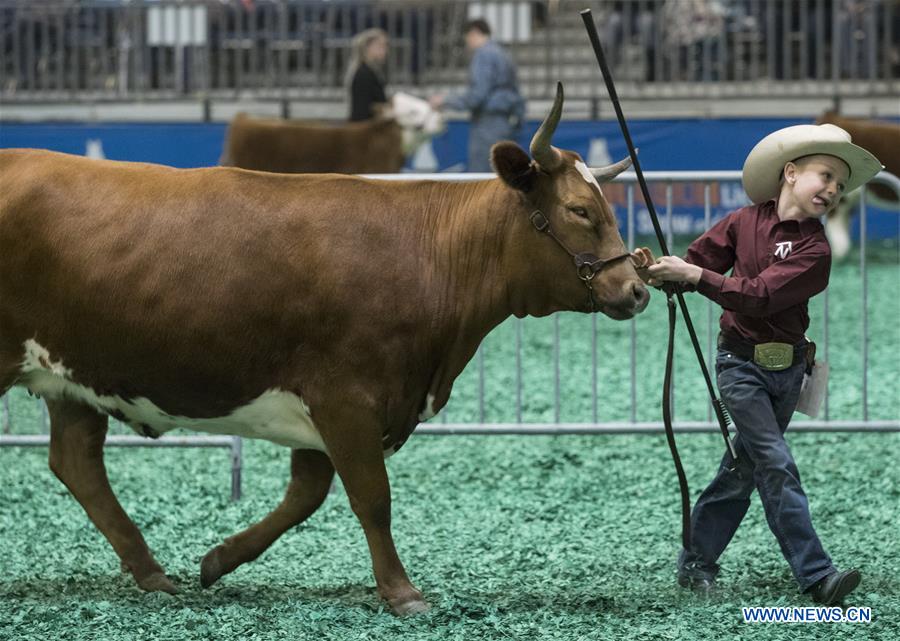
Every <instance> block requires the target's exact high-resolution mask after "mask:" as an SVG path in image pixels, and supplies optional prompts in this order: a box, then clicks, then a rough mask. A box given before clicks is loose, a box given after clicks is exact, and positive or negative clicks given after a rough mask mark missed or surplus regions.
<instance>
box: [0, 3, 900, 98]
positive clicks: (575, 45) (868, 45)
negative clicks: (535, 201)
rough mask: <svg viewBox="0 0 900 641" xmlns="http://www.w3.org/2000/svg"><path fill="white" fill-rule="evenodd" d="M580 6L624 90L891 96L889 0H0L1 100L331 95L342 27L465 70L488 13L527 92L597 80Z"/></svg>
mask: <svg viewBox="0 0 900 641" xmlns="http://www.w3.org/2000/svg"><path fill="white" fill-rule="evenodd" d="M584 7H590V8H591V9H592V11H593V13H594V16H595V20H596V21H597V23H598V25H599V28H600V33H601V39H602V42H603V44H604V47H605V49H606V50H607V54H608V56H609V59H610V63H611V66H612V69H613V72H614V73H615V75H616V78H617V80H618V85H619V93H620V94H622V96H623V97H624V98H630V97H648V98H652V97H655V96H698V97H704V96H729V95H732V96H733V95H767V94H768V93H770V92H772V91H773V90H775V91H777V92H781V93H787V94H790V95H805V96H817V97H821V96H829V97H830V96H842V95H847V96H852V95H867V96H869V95H887V96H889V95H896V93H897V91H898V86H900V84H898V83H900V6H898V3H897V2H895V1H894V0H883V1H882V0H869V1H867V2H859V1H857V0H802V1H800V0H730V1H728V2H725V1H724V0H706V1H705V2H694V3H687V2H675V1H672V0H578V1H577V2H576V1H574V0H561V1H560V2H551V3H546V2H530V1H524V0H517V1H503V2H500V1H494V2H490V1H489V2H474V1H471V0H450V1H440V2H439V1H436V0H417V1H412V0H387V1H385V0H382V1H380V2H371V1H369V2H366V1H362V0H333V1H330V2H322V1H319V2H313V1H310V0H252V1H251V0H247V1H246V2H241V1H240V0H131V1H124V0H83V1H79V0H0V101H5V102H16V101H19V102H35V101H45V102H65V101H73V100H76V101H105V100H111V101H117V100H168V99H173V98H182V99H183V98H195V99H202V98H207V99H209V98H235V97H254V98H263V99H265V98H268V99H274V98H280V99H288V98H302V99H309V100H321V99H329V100H335V99H337V100H340V99H342V98H343V95H344V89H343V78H344V73H345V70H346V66H347V63H348V56H349V45H350V41H351V39H352V36H353V35H354V34H355V33H358V32H359V31H360V30H362V29H364V28H367V27H372V26H377V27H381V28H384V29H385V30H386V31H387V32H388V34H389V36H390V40H391V49H390V57H389V61H388V74H389V79H390V82H391V85H392V86H394V87H396V88H404V89H407V90H409V89H413V90H415V89H421V90H425V89H428V90H432V89H435V88H443V87H446V86H451V85H458V84H460V83H463V82H465V79H466V73H467V62H466V55H465V51H464V49H463V46H462V39H461V37H460V28H461V26H462V25H463V23H464V22H465V21H466V20H467V19H469V18H471V17H475V16H485V17H486V18H487V19H488V20H489V21H490V22H492V23H493V25H494V31H495V37H496V39H497V40H500V41H501V42H503V43H504V45H505V46H506V47H507V48H508V49H509V50H510V51H511V53H512V55H513V57H514V58H515V59H516V61H517V63H518V66H519V75H520V82H521V84H522V86H523V89H524V92H525V94H526V95H527V96H528V97H530V98H548V97H551V96H552V90H553V87H554V86H555V83H556V80H557V79H563V80H565V81H567V82H568V83H569V85H570V86H571V87H572V90H571V91H570V95H571V96H572V97H577V98H595V97H599V96H603V95H605V91H604V89H603V87H602V82H601V81H600V80H599V78H598V77H597V74H596V70H595V67H594V65H593V60H592V55H593V54H592V52H591V49H590V46H589V44H588V42H587V39H586V37H585V34H584V30H583V25H582V24H581V20H580V18H579V16H578V10H580V9H582V8H584Z"/></svg>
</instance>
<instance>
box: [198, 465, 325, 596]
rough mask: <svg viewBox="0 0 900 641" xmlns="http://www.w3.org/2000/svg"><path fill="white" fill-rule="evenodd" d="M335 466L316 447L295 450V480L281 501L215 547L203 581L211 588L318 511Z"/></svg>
mask: <svg viewBox="0 0 900 641" xmlns="http://www.w3.org/2000/svg"><path fill="white" fill-rule="evenodd" d="M333 478H334V467H333V466H332V465H331V461H330V460H329V459H328V456H326V455H325V454H323V453H322V452H317V451H315V450H294V451H293V452H292V453H291V481H290V483H289V484H288V488H287V492H286V493H285V496H284V499H283V500H282V501H281V504H280V505H279V506H278V507H277V508H275V509H274V510H273V511H272V512H271V513H269V515H268V516H266V517H265V518H264V519H263V520H261V521H260V522H259V523H257V524H255V525H253V526H251V527H249V528H247V529H246V530H244V531H243V532H241V533H240V534H236V535H235V536H232V537H231V538H228V539H226V540H225V542H224V543H223V544H222V545H219V546H216V547H215V548H213V549H212V550H211V551H210V552H209V553H208V554H207V555H206V556H205V557H203V561H202V562H201V563H200V584H201V585H202V586H203V587H205V588H208V587H209V586H211V585H212V584H213V583H215V582H216V581H218V580H219V578H220V577H221V576H223V575H225V574H228V573H229V572H231V571H232V570H234V569H235V568H237V567H238V566H239V565H241V564H242V563H246V562H247V561H252V560H253V559H255V558H256V557H258V556H259V555H260V554H262V553H263V552H265V551H266V549H267V548H268V547H269V546H270V545H272V543H274V542H275V540H276V539H278V537H280V536H281V535H282V534H284V533H285V532H286V531H287V530H289V529H290V528H292V527H294V526H296V525H298V524H299V523H302V522H303V521H305V520H306V519H307V518H309V516H310V515H312V513H313V512H315V511H316V510H317V509H318V508H319V506H320V505H322V502H323V501H324V500H325V497H326V496H328V489H329V487H330V486H331V480H332V479H333Z"/></svg>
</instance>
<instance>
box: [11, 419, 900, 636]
mask: <svg viewBox="0 0 900 641" xmlns="http://www.w3.org/2000/svg"><path fill="white" fill-rule="evenodd" d="M681 443H682V450H683V454H684V460H685V465H686V468H687V470H688V473H689V476H690V480H691V482H692V489H693V494H694V495H695V496H696V494H697V492H698V491H699V490H700V489H701V486H702V483H703V482H704V481H706V480H708V477H709V476H710V475H711V474H712V472H713V468H714V465H715V460H716V459H717V457H718V456H719V454H720V450H721V445H720V442H719V440H718V438H717V437H716V436H714V435H706V434H704V435H699V434H694V435H684V436H682V437H681ZM792 443H793V448H794V452H795V455H796V457H797V460H798V464H799V466H800V469H801V470H802V472H803V478H804V482H805V485H806V488H807V492H808V494H809V497H810V502H811V505H812V513H813V518H814V521H815V523H816V526H817V528H818V531H819V533H820V535H821V537H822V539H823V541H824V543H825V546H826V549H827V550H828V551H829V553H830V554H831V555H832V557H833V558H834V560H835V562H836V563H837V564H838V565H840V566H841V567H847V566H857V567H859V568H861V570H862V573H863V577H864V578H863V583H862V585H861V586H860V588H859V589H858V590H857V592H855V593H854V595H853V597H852V599H850V604H851V605H858V606H869V607H871V608H872V610H873V614H874V622H873V623H870V624H855V625H851V624H839V625H838V624H830V625H829V624H815V625H813V624H807V625H776V624H744V623H742V622H741V610H740V608H741V606H748V605H783V606H792V605H808V604H809V603H810V602H809V601H808V599H807V598H805V597H803V596H801V595H799V594H797V592H796V586H795V584H794V582H793V580H792V578H791V575H790V572H789V570H788V566H787V564H786V562H785V561H784V560H783V559H782V557H781V555H780V554H779V552H778V547H777V545H776V543H775V540H774V538H773V537H772V535H771V534H770V533H769V531H768V529H767V527H766V525H765V521H764V519H763V515H762V510H761V507H760V505H759V503H758V500H756V498H755V497H754V501H753V505H752V506H751V509H750V512H749V514H748V516H747V518H746V520H745V522H744V524H743V526H742V527H741V529H740V530H739V532H738V534H737V536H736V538H735V540H734V541H733V543H732V545H731V546H730V547H729V549H728V550H727V551H726V553H725V555H724V556H723V558H722V565H723V574H722V576H721V581H720V583H721V594H720V595H719V596H718V597H715V598H713V599H711V600H705V599H702V598H698V597H695V596H693V595H691V594H690V593H685V592H684V591H682V590H681V589H680V588H677V587H676V585H675V581H674V561H675V555H676V552H677V542H678V540H679V531H678V528H679V517H678V492H677V485H676V481H675V477H674V473H673V471H672V466H671V462H670V460H669V456H668V451H667V449H666V447H665V444H664V440H663V439H662V437H654V436H562V437H502V436H496V437H436V436H419V437H418V438H413V439H412V440H411V441H410V443H408V444H407V446H406V447H405V448H404V450H403V451H402V452H400V453H399V454H398V455H397V456H396V457H394V458H392V459H390V460H389V470H390V474H391V478H392V485H393V494H394V510H393V512H394V534H395V538H396V541H397V546H398V549H399V552H400V555H401V557H402V558H403V560H404V562H405V563H406V566H407V569H408V570H409V572H410V576H411V578H412V579H413V581H414V582H415V583H416V584H417V585H418V586H419V587H420V588H421V589H422V590H423V591H424V593H425V595H426V596H427V598H428V599H429V600H430V601H431V603H432V604H433V606H434V609H433V610H432V611H431V612H430V613H427V614H425V615H421V616H419V617H416V618H413V619H407V620H399V619H396V618H394V617H393V616H391V615H390V614H388V613H386V612H384V611H383V610H382V609H381V606H380V604H379V602H378V600H377V598H376V596H375V593H374V581H373V578H372V575H371V571H370V566H369V557H368V553H367V549H366V545H365V542H364V539H363V535H362V532H361V530H360V528H359V526H358V525H357V523H356V521H355V518H354V516H353V514H352V512H351V511H350V508H349V506H348V504H347V500H346V497H345V496H344V494H343V491H342V490H341V489H338V490H337V491H336V492H335V494H333V495H332V496H330V497H329V498H328V500H327V501H326V503H325V505H324V506H323V508H322V509H321V510H320V511H319V512H317V513H316V514H315V515H314V516H313V517H312V518H311V519H310V520H309V521H308V522H307V523H305V524H303V525H301V526H300V527H298V528H296V529H294V530H292V531H290V532H288V533H287V534H286V535H285V536H284V537H283V538H282V539H281V540H280V541H279V542H277V543H276V544H275V545H274V546H273V547H272V548H271V549H270V550H269V551H268V552H267V553H265V554H264V555H263V556H262V557H261V558H259V559H258V560H257V561H255V562H253V563H250V564H248V565H245V566H243V567H241V568H239V569H238V570H237V571H236V572H234V573H233V574H231V575H228V576H226V577H224V578H223V579H222V580H221V581H220V582H219V583H218V584H217V585H215V586H214V587H213V588H211V589H210V590H201V589H200V587H199V584H198V572H199V560H200V558H201V557H202V555H203V554H204V553H205V552H206V551H207V550H208V549H209V548H211V547H212V546H214V545H216V544H217V543H218V542H220V541H221V540H222V539H223V538H224V537H226V536H229V535H230V534H232V533H234V532H236V531H237V530H239V529H241V528H243V527H245V526H247V525H248V524H249V523H251V522H252V521H254V520H256V519H258V518H260V517H261V516H262V515H263V514H264V513H265V512H266V511H267V510H268V509H270V508H271V507H272V506H273V505H274V503H275V502H276V501H277V500H278V499H279V498H280V496H281V492H282V489H283V487H284V484H285V480H286V474H287V468H288V459H289V453H288V451H287V450H286V449H283V448H279V447H277V446H275V445H271V444H268V443H261V442H252V443H248V444H247V447H246V481H245V485H246V487H245V489H246V495H245V498H244V499H243V500H241V501H240V502H238V503H230V502H229V498H228V494H229V492H228V456H227V454H226V453H225V452H224V451H215V450H195V451H184V450H178V451H176V450H134V449H111V450H109V451H108V453H107V459H108V466H109V469H110V476H111V478H112V482H113V484H114V486H115V487H116V489H117V490H118V493H119V496H120V498H121V500H122V503H123V504H124V506H125V508H126V509H127V510H128V511H129V512H130V513H131V514H132V516H133V517H134V519H135V521H136V522H137V523H138V524H139V525H140V526H141V528H142V529H143V532H144V534H145V536H146V538H147V540H148V543H149V544H150V546H151V547H152V549H153V550H154V552H155V553H156V555H157V558H158V559H159V561H160V562H161V563H162V564H163V566H164V567H165V568H166V570H167V571H168V573H169V574H170V575H171V576H172V577H173V578H174V580H175V581H176V582H177V584H178V585H179V586H180V588H181V590H182V592H181V594H179V595H177V596H174V597H173V596H168V595H162V594H143V593H141V592H139V591H138V590H137V588H136V587H135V586H134V585H133V583H132V581H131V579H130V578H129V577H126V576H124V575H122V574H120V572H119V568H118V560H117V558H116V557H115V555H114V554H113V552H112V550H111V549H110V548H109V546H108V545H107V543H106V542H105V540H103V539H102V537H101V536H100V535H99V534H98V533H97V532H96V531H95V530H94V529H93V528H92V527H91V526H89V524H88V521H87V519H86V517H85V515H84V513H83V512H82V511H81V509H80V508H79V507H78V506H77V504H76V503H75V501H74V500H73V499H72V498H71V497H70V496H69V495H68V493H67V491H66V490H65V488H63V486H62V485H61V484H60V483H59V482H58V481H57V480H56V479H55V478H53V476H52V474H51V473H50V472H49V470H48V469H47V466H46V452H45V451H44V450H42V449H18V448H15V449H6V450H3V451H0V486H2V488H3V499H2V501H0V532H2V543H3V545H2V550H3V556H2V560H0V638H3V639H22V640H25V639H36V640H41V641H46V640H48V639H72V640H83V639H110V640H113V639H115V640H120V639H122V640H126V639H134V640H141V641H144V640H151V639H161V640H163V639H165V640H170V639H197V640H206V639H341V640H343V639H410V640H413V639H415V640H421V641H431V640H434V641H449V640H451V639H460V640H470V639H475V640H478V639H498V640H499V639H559V640H567V641H568V640H571V641H576V640H579V639H709V640H715V641H719V640H721V639H727V638H736V637H738V636H739V637H740V638H742V639H792V640H794V639H806V638H815V639H832V638H837V639H879V638H880V639H896V638H897V637H896V629H897V623H898V621H900V540H898V536H897V534H898V530H897V523H898V522H900V509H898V506H900V470H898V467H897V466H896V465H895V464H894V462H893V459H894V453H895V452H896V451H897V449H898V447H900V435H898V434H880V435H879V434H867V435H860V434H852V435H823V434H797V435H794V436H793V438H792Z"/></svg>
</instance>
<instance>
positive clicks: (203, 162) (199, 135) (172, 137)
mask: <svg viewBox="0 0 900 641" xmlns="http://www.w3.org/2000/svg"><path fill="white" fill-rule="evenodd" d="M809 122H810V121H808V120H798V119H783V118H758V119H738V118H723V119H713V120H700V119H678V120H675V119H672V120H635V121H633V122H630V123H629V129H630V131H631V136H632V139H633V140H634V143H635V146H637V147H638V148H639V150H640V152H639V153H640V157H641V166H642V167H643V169H644V170H645V171H676V170H736V169H740V168H741V166H742V165H743V162H744V158H745V157H746V155H747V153H748V152H749V150H750V149H751V148H752V147H753V146H754V145H755V144H756V143H757V142H758V141H759V140H760V139H761V138H762V137H763V136H765V135H766V134H768V133H770V132H772V131H775V130H776V129H780V128H782V127H787V126H790V125H796V124H804V123H809ZM539 124H540V123H539V122H537V121H532V122H529V123H527V125H526V126H525V127H523V130H522V134H521V136H520V138H519V141H518V142H519V144H521V145H522V146H523V147H525V148H526V149H527V147H528V144H529V142H530V140H531V136H532V135H533V134H534V131H535V130H536V129H537V127H538V125H539ZM225 129H226V125H224V124H221V123H177V124H172V123H107V124H104V123H94V124H77V123H74V124H73V123H65V124H63V123H4V124H2V125H0V147H37V148H43V149H52V150H55V151H62V152H67V153H71V154H81V155H89V156H93V157H101V158H109V159H113V160H131V161H140V162H152V163H159V164H163V165H171V166H173V167H206V166H212V165H216V164H217V163H218V160H219V156H220V155H221V153H222V144H223V142H224V138H225ZM467 136H468V123H466V122H450V123H449V124H448V128H447V131H446V132H445V133H444V134H443V135H441V136H439V137H437V138H434V139H433V140H432V141H431V143H430V144H428V145H424V146H423V147H422V148H420V150H419V152H418V153H417V154H416V155H415V156H414V157H413V158H411V159H410V160H409V162H408V163H407V170H411V171H465V163H466V148H467V142H466V138H467ZM553 144H554V145H555V146H557V147H560V148H562V149H571V150H573V151H576V152H578V153H579V154H581V156H582V157H583V158H584V159H585V161H586V162H587V163H588V165H590V166H600V165H603V164H608V163H610V162H614V161H616V160H619V159H621V158H624V157H625V156H627V155H628V150H627V148H626V146H625V141H624V140H623V139H622V136H621V133H620V131H619V125H618V123H617V122H615V121H577V122H562V123H560V125H559V127H558V128H557V131H556V133H555V135H554V137H553ZM604 192H605V193H606V195H607V198H608V199H609V200H610V203H611V204H613V205H614V207H615V209H616V213H617V215H618V216H619V218H620V221H622V220H623V218H624V215H625V203H626V192H625V189H624V187H623V186H621V185H610V186H609V187H607V188H606V189H605V190H604ZM651 195H652V196H653V200H654V204H655V205H656V208H657V211H658V212H659V213H660V214H665V209H666V200H667V193H666V190H665V187H664V186H660V185H656V186H654V187H653V193H652V194H651ZM639 196H640V194H639V193H638V194H637V198H636V201H637V203H638V204H637V207H638V212H637V213H638V215H637V225H638V232H639V233H645V232H646V233H651V232H652V230H651V228H650V222H649V218H648V217H647V216H646V212H645V211H643V206H642V205H641V203H640V198H639ZM711 198H712V216H713V219H716V218H719V217H721V216H723V215H725V214H726V213H727V212H728V211H731V210H733V209H735V208H737V207H740V206H741V205H742V204H744V203H745V202H746V201H745V196H744V194H743V190H742V189H741V187H740V185H739V184H737V183H735V184H734V185H716V186H713V188H712V193H711ZM703 199H704V193H703V187H702V186H699V185H674V186H673V193H672V212H673V218H672V227H673V230H674V232H675V233H676V234H680V233H683V234H688V235H696V234H697V233H698V232H699V231H700V230H702V228H703V225H704V221H703V217H704V207H703V202H704V200H703ZM867 222H868V227H869V234H870V237H871V238H881V239H896V238H898V237H900V216H898V215H897V213H896V211H890V210H882V209H878V208H876V207H872V206H870V207H869V218H868V221H867ZM853 234H854V238H856V237H857V236H858V222H857V223H855V224H854V230H853Z"/></svg>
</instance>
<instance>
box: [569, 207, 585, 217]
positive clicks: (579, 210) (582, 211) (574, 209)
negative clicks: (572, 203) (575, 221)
mask: <svg viewBox="0 0 900 641" xmlns="http://www.w3.org/2000/svg"><path fill="white" fill-rule="evenodd" d="M569 211H570V212H572V213H573V214H575V215H576V216H579V217H581V218H587V217H588V213H587V209H585V208H584V207H569Z"/></svg>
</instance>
